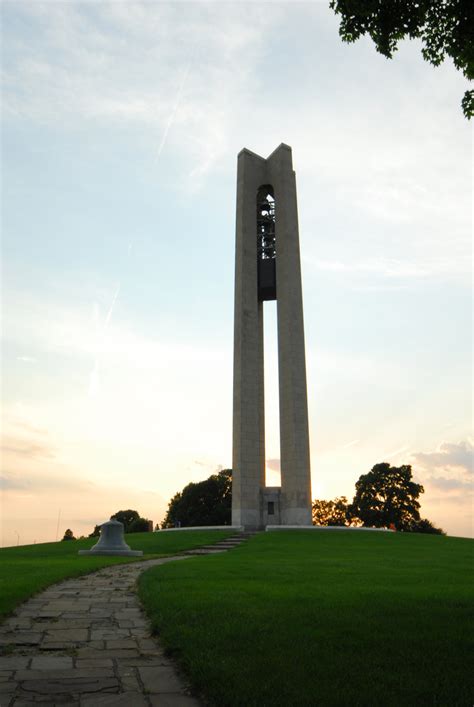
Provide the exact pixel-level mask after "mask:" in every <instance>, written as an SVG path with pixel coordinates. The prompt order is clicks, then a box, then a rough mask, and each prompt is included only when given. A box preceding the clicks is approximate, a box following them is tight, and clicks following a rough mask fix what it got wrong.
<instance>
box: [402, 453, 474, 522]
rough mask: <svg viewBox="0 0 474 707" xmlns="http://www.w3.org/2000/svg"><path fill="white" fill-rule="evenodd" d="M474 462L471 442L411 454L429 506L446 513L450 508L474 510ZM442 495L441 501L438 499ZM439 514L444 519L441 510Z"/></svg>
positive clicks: (437, 511)
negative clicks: (464, 507) (437, 494)
mask: <svg viewBox="0 0 474 707" xmlns="http://www.w3.org/2000/svg"><path fill="white" fill-rule="evenodd" d="M473 458H474V445H473V443H472V440H470V439H466V440H461V441H460V442H457V443H455V442H442V443H441V444H440V445H439V447H438V448H437V449H436V450H435V451H433V452H418V453H414V454H412V455H411V459H412V463H413V465H414V468H415V471H416V476H417V477H418V478H419V479H420V481H421V482H422V483H423V485H424V487H425V491H426V504H427V505H430V504H431V505H432V504H439V505H440V506H442V507H445V508H446V511H447V509H448V508H449V506H450V505H453V506H465V505H469V506H470V507H471V508H472V499H473V495H474V485H473V477H472V474H473ZM440 491H441V492H442V494H443V496H442V498H438V497H437V496H436V493H437V492H438V493H439V492H440ZM436 513H437V514H438V515H439V516H440V517H441V514H440V512H439V510H436ZM463 533H465V531H463Z"/></svg>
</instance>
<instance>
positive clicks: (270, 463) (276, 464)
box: [266, 459, 280, 471]
mask: <svg viewBox="0 0 474 707" xmlns="http://www.w3.org/2000/svg"><path fill="white" fill-rule="evenodd" d="M266 464H267V467H268V468H269V469H271V470H272V471H280V460H279V459H267V460H266Z"/></svg>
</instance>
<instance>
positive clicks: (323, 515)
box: [312, 496, 351, 525]
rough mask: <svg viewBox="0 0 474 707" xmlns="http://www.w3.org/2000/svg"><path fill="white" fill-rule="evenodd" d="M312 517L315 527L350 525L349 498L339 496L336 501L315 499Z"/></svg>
mask: <svg viewBox="0 0 474 707" xmlns="http://www.w3.org/2000/svg"><path fill="white" fill-rule="evenodd" d="M312 517H313V525H350V521H351V519H350V516H349V508H348V504H347V498H346V497H345V496H339V497H338V498H335V499H334V501H324V500H320V499H315V500H314V501H313V507H312Z"/></svg>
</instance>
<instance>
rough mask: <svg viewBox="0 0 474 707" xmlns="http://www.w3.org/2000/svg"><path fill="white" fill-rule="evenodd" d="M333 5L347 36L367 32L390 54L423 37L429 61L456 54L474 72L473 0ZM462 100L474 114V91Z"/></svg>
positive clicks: (336, 0) (369, 0) (343, 0)
mask: <svg viewBox="0 0 474 707" xmlns="http://www.w3.org/2000/svg"><path fill="white" fill-rule="evenodd" d="M329 6H330V7H331V8H332V9H333V10H334V12H335V13H336V14H338V15H340V16H341V24H340V27H339V34H340V36H341V37H342V39H343V40H344V41H345V42H355V41H356V40H357V39H359V38H360V37H362V36H363V35H365V34H368V35H369V37H370V38H371V39H372V40H373V42H374V44H375V46H376V48H377V51H379V52H380V53H381V54H383V55H384V56H386V57H387V58H388V59H391V58H392V57H393V54H394V52H395V51H396V50H397V45H398V42H399V41H400V40H401V39H404V38H405V37H409V38H410V39H414V38H420V39H421V41H422V45H423V47H422V50H421V52H422V55H423V58H424V59H426V61H429V62H430V63H431V64H433V66H439V65H440V64H441V63H442V62H443V61H444V60H445V58H446V57H447V56H448V57H451V59H452V60H453V62H454V66H455V67H456V68H457V69H459V71H462V73H463V74H464V76H465V77H466V79H468V80H469V81H470V80H472V79H473V78H474V2H473V0H331V2H330V3H329ZM461 105H462V109H463V112H464V115H465V116H466V118H472V116H473V115H474V91H472V90H468V91H466V92H465V94H464V97H463V99H462V103H461Z"/></svg>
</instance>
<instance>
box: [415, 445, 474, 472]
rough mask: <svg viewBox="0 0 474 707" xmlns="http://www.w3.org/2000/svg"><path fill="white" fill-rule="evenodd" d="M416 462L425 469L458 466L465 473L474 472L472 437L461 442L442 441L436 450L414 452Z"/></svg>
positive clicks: (432, 469)
mask: <svg viewBox="0 0 474 707" xmlns="http://www.w3.org/2000/svg"><path fill="white" fill-rule="evenodd" d="M412 456H413V460H414V463H415V464H418V465H420V466H422V467H423V468H424V469H425V470H429V471H437V470H438V469H449V468H457V469H460V470H461V471H463V472H464V473H465V474H468V475H472V474H473V473H474V444H473V442H472V441H471V440H470V439H467V440H463V441H461V442H458V443H457V444H456V443H452V442H442V443H441V444H440V445H439V447H438V449H437V450H436V451H434V452H418V453H416V454H413V455H412Z"/></svg>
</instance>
